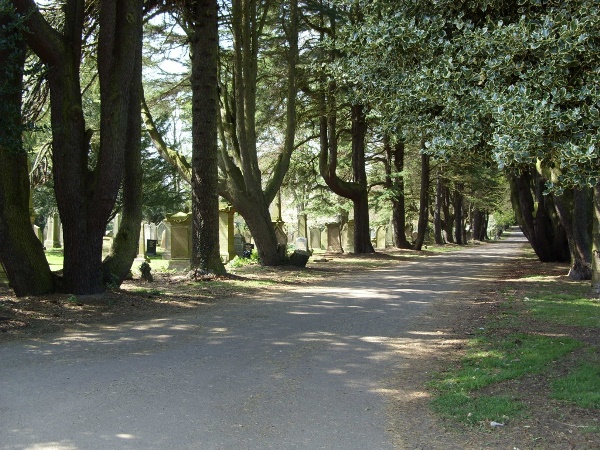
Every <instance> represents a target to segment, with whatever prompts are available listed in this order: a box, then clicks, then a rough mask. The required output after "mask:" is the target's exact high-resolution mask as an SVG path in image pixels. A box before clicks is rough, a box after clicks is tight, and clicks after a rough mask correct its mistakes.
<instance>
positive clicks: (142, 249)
mask: <svg viewBox="0 0 600 450" xmlns="http://www.w3.org/2000/svg"><path fill="white" fill-rule="evenodd" d="M138 260H142V261H146V233H145V227H144V224H141V226H140V238H139V239H138V254H137V256H136V258H135V262H138Z"/></svg>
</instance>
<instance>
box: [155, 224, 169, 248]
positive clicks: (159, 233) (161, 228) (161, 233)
mask: <svg viewBox="0 0 600 450" xmlns="http://www.w3.org/2000/svg"><path fill="white" fill-rule="evenodd" d="M166 229H167V226H166V225H165V222H164V221H162V222H161V223H159V224H158V226H157V227H156V240H157V241H158V245H159V246H160V247H162V248H165V247H164V246H163V242H164V239H165V230H166Z"/></svg>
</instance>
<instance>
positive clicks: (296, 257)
mask: <svg viewBox="0 0 600 450" xmlns="http://www.w3.org/2000/svg"><path fill="white" fill-rule="evenodd" d="M310 255H311V252H305V251H302V250H296V251H294V253H292V254H291V255H290V264H291V265H293V266H296V267H306V263H307V262H308V258H310Z"/></svg>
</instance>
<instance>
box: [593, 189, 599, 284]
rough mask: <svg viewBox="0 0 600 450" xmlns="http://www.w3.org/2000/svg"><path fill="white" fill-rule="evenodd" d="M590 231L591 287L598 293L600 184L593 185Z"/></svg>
mask: <svg viewBox="0 0 600 450" xmlns="http://www.w3.org/2000/svg"><path fill="white" fill-rule="evenodd" d="M592 222H593V231H592V245H593V246H592V250H593V251H592V289H593V290H594V292H595V293H596V295H599V294H600V184H597V185H596V186H594V212H593V220H592Z"/></svg>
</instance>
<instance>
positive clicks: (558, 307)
mask: <svg viewBox="0 0 600 450" xmlns="http://www.w3.org/2000/svg"><path fill="white" fill-rule="evenodd" d="M526 304H527V308H528V309H529V311H531V313H532V314H533V316H534V317H535V318H536V319H539V320H545V321H550V322H555V323H559V324H562V325H569V326H579V327H592V328H600V302H599V301H598V300H597V299H588V298H585V297H583V296H582V295H581V293H577V292H575V293H566V294H565V293H546V294H544V295H539V296H532V297H528V298H527V299H526Z"/></svg>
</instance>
